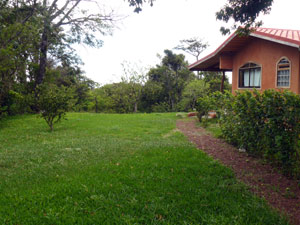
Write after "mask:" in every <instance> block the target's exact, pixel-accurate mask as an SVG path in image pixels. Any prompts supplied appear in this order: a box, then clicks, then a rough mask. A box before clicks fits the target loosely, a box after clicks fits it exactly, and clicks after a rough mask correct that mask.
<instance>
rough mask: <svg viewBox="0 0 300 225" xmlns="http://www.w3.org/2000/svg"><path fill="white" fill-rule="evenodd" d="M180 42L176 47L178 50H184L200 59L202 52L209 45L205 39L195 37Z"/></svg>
mask: <svg viewBox="0 0 300 225" xmlns="http://www.w3.org/2000/svg"><path fill="white" fill-rule="evenodd" d="M179 42H180V44H179V45H177V46H176V47H175V49H176V50H182V51H184V52H186V53H188V54H190V55H192V56H194V57H196V60H197V61H198V60H199V56H200V54H201V53H202V52H203V51H204V50H205V49H206V48H207V47H208V46H209V45H208V43H207V42H205V43H204V42H203V39H201V38H199V37H194V38H190V39H184V40H180V41H179Z"/></svg>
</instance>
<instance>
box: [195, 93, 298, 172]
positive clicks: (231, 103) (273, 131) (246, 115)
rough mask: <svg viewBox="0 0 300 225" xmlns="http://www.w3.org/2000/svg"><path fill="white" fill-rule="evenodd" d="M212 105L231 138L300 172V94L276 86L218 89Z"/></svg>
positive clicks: (212, 97) (225, 136) (269, 158)
mask: <svg viewBox="0 0 300 225" xmlns="http://www.w3.org/2000/svg"><path fill="white" fill-rule="evenodd" d="M199 102H201V100H200V101H199ZM210 109H215V110H217V115H218V117H219V123H220V127H221V130H222V135H223V137H224V138H225V139H226V140H227V141H228V142H230V143H232V144H234V145H236V146H238V147H239V148H243V149H246V150H247V152H248V153H249V154H253V155H260V156H263V157H265V158H266V159H268V160H270V161H271V162H275V163H276V164H279V165H281V166H282V168H283V170H284V172H286V173H289V174H293V175H297V176H299V175H300V157H299V137H300V136H299V135H300V96H299V95H297V94H294V93H292V92H290V91H283V92H278V91H275V90H266V91H264V92H263V93H260V92H258V91H253V92H250V91H243V92H237V93H236V95H232V94H231V93H228V92H227V93H225V94H221V93H215V94H214V95H212V96H211V97H210Z"/></svg>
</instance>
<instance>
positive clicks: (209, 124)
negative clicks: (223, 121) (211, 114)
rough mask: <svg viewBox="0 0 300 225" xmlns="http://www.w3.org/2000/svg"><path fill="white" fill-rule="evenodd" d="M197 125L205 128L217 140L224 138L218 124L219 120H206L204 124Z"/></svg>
mask: <svg viewBox="0 0 300 225" xmlns="http://www.w3.org/2000/svg"><path fill="white" fill-rule="evenodd" d="M197 125H198V126H201V127H204V128H205V130H206V131H208V132H209V133H211V134H212V135H213V136H214V137H216V138H220V137H222V131H221V129H220V126H219V124H218V121H217V118H213V119H206V120H205V123H204V124H203V123H199V122H198V123H197Z"/></svg>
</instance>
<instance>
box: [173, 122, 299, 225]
mask: <svg viewBox="0 0 300 225" xmlns="http://www.w3.org/2000/svg"><path fill="white" fill-rule="evenodd" d="M195 124H196V120H178V121H177V128H178V129H179V130H180V131H181V132H182V133H183V134H185V135H186V136H187V137H188V139H189V140H190V141H191V142H193V143H195V144H196V146H197V147H198V148H199V149H202V150H203V151H205V152H206V153H207V154H209V155H211V156H212V157H213V158H214V159H218V160H219V161H220V162H222V163H223V164H224V165H226V166H228V167H231V168H232V169H233V171H234V172H235V174H236V176H237V178H238V179H239V180H242V181H243V182H244V183H246V184H247V185H249V186H250V187H251V190H252V191H253V192H254V193H255V194H257V195H259V196H261V197H264V198H265V199H266V200H267V201H268V202H269V204H270V205H272V206H273V207H274V208H276V209H279V210H280V211H282V212H285V213H286V214H287V215H288V216H289V218H290V220H291V222H292V223H293V224H295V225H300V184H298V183H297V182H296V181H294V180H290V179H288V178H286V177H285V176H283V175H281V174H280V173H279V172H277V171H276V169H275V168H272V167H271V166H270V165H266V164H263V163H262V162H261V161H259V160H258V159H256V158H253V157H250V156H248V155H247V153H240V152H239V151H238V149H236V148H235V147H233V146H231V145H229V144H227V143H225V141H223V140H220V139H217V138H214V137H212V136H211V135H209V134H208V133H207V132H206V131H205V129H203V128H201V127H196V126H195Z"/></svg>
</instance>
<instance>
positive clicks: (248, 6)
mask: <svg viewBox="0 0 300 225" xmlns="http://www.w3.org/2000/svg"><path fill="white" fill-rule="evenodd" d="M272 4H273V0H228V3H227V4H226V5H225V6H223V8H222V9H221V10H220V11H219V12H217V13H216V18H217V19H218V20H223V21H225V22H226V23H227V22H228V21H229V20H230V19H233V21H234V25H233V27H232V28H233V29H237V28H238V32H241V33H242V34H248V33H249V32H251V28H252V27H259V26H261V25H262V21H256V20H257V18H258V16H259V15H260V13H263V14H268V13H269V12H270V11H271V7H272ZM220 31H221V32H222V33H223V34H224V35H225V34H227V33H230V29H229V28H225V27H221V29H220Z"/></svg>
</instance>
